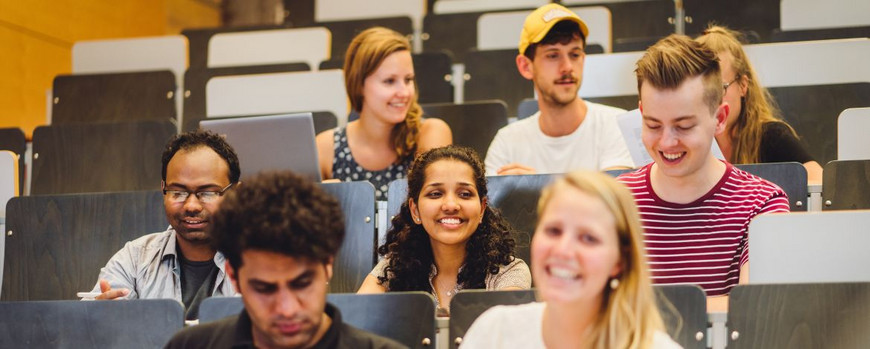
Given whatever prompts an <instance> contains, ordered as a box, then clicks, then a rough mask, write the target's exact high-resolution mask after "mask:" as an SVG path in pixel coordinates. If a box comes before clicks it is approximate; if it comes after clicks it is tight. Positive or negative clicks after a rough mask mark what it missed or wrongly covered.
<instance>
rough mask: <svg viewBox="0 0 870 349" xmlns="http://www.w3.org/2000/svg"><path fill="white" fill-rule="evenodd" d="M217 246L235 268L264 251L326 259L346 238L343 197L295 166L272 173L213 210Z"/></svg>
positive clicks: (212, 233) (248, 183)
mask: <svg viewBox="0 0 870 349" xmlns="http://www.w3.org/2000/svg"><path fill="white" fill-rule="evenodd" d="M211 220H212V223H211V229H210V232H209V233H210V236H211V237H212V239H211V241H212V246H213V247H214V248H215V249H216V250H218V251H220V252H221V253H223V255H224V256H225V257H226V258H227V260H228V261H229V262H230V265H231V266H232V267H233V268H234V269H238V268H239V267H241V266H242V252H243V251H245V250H261V251H270V252H276V253H280V254H283V255H287V256H290V257H293V258H302V259H307V260H311V261H318V262H323V263H326V262H328V261H329V260H330V259H331V258H333V257H334V256H335V255H336V253H338V249H339V248H340V247H341V243H342V241H344V215H343V214H342V211H341V206H340V205H339V203H338V200H337V199H336V198H335V197H333V196H332V195H330V194H328V193H326V192H325V191H323V189H321V188H320V185H318V184H317V183H314V182H311V181H310V180H308V179H305V178H304V177H301V176H299V175H297V174H295V173H292V172H290V171H282V172H267V173H262V174H259V175H257V176H256V177H254V178H252V179H250V180H245V183H244V184H242V185H240V186H238V187H236V188H235V189H233V190H230V191H229V192H227V195H226V197H225V198H224V200H223V201H222V202H221V205H220V209H219V210H218V211H217V212H215V213H214V214H213V215H212V219H211Z"/></svg>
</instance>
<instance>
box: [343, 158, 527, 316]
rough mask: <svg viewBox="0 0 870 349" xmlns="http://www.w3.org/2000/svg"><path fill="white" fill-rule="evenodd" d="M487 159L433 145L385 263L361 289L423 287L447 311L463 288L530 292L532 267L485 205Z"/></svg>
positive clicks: (418, 167)
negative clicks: (522, 258) (484, 166)
mask: <svg viewBox="0 0 870 349" xmlns="http://www.w3.org/2000/svg"><path fill="white" fill-rule="evenodd" d="M486 194H487V189H486V177H485V172H484V168H483V164H482V163H481V161H480V159H479V158H478V157H477V154H476V153H474V151H473V150H471V149H470V148H467V147H461V146H446V147H442V148H436V149H432V150H430V151H427V152H425V153H423V154H421V155H420V156H419V157H417V159H416V160H414V163H413V165H412V167H411V170H410V171H409V172H408V199H407V201H406V202H405V203H403V204H402V208H401V210H400V212H399V214H398V215H397V216H396V217H394V218H393V221H392V227H391V228H390V230H389V232H387V241H386V243H385V244H384V245H383V246H380V247H379V248H378V253H379V254H380V255H381V256H383V257H384V258H383V260H381V262H380V263H378V265H377V266H375V268H374V270H372V272H371V273H370V274H369V276H368V277H367V278H366V280H365V282H363V285H362V287H360V289H359V293H378V292H387V291H425V292H430V293H432V294H433V295H434V296H435V298H436V300H437V301H438V305H439V308H440V309H443V310H444V311H445V312H446V310H447V308H448V306H449V304H450V299H452V298H453V295H455V294H456V292H458V291H459V290H462V289H487V290H504V289H528V288H529V287H531V274H530V273H529V267H528V266H527V265H526V263H525V262H523V260H521V259H519V258H515V257H513V250H514V246H515V244H516V243H515V242H514V239H513V238H512V237H511V235H510V231H511V227H510V225H509V224H508V222H507V221H506V220H505V219H504V217H503V216H502V215H501V214H500V213H499V212H498V210H496V209H494V208H492V207H490V206H489V205H487V200H486Z"/></svg>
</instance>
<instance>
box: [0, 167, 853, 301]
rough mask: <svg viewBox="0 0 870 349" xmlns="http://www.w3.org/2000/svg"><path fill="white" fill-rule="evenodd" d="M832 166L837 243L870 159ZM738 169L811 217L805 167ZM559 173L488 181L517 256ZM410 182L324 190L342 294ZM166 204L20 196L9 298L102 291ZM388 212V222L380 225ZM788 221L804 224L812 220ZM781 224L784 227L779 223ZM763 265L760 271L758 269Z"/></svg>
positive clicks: (142, 199) (366, 267) (11, 227)
mask: <svg viewBox="0 0 870 349" xmlns="http://www.w3.org/2000/svg"><path fill="white" fill-rule="evenodd" d="M832 164H833V165H835V166H829V167H827V168H826V170H827V171H826V173H825V176H833V177H842V178H844V179H845V180H846V181H847V187H846V188H845V189H841V188H839V187H836V186H834V189H833V190H834V192H835V193H836V195H837V196H828V195H827V194H826V195H825V196H823V200H825V201H826V203H825V206H824V209H825V210H826V211H828V210H843V209H846V210H849V211H845V212H846V213H842V212H843V211H840V212H831V213H827V212H826V214H825V215H818V214H815V215H812V214H811V215H807V216H806V217H809V218H803V219H820V220H826V219H834V218H836V219H839V220H840V222H850V223H849V224H846V226H844V227H839V226H840V224H839V223H838V224H833V223H824V224H827V225H828V226H829V227H828V229H830V230H835V231H833V232H830V233H827V234H825V235H824V236H827V237H834V236H837V234H838V233H837V232H844V233H845V232H853V230H854V229H860V227H863V226H866V223H868V222H863V224H862V221H860V220H862V219H863V220H866V219H867V218H866V216H867V212H865V211H861V210H857V209H868V208H870V201H868V200H867V197H868V195H867V193H868V192H870V187H868V184H867V183H868V182H870V181H868V180H867V179H868V175H870V161H866V160H865V161H844V162H842V163H838V162H834V163H832ZM829 165H831V164H829ZM154 167H155V168H156V167H157V166H156V165H155V166H154ZM738 167H740V168H742V169H744V170H747V171H749V172H752V173H755V174H757V175H760V176H762V177H765V178H769V179H770V180H772V181H774V182H775V183H779V184H780V185H781V186H782V187H783V188H784V189H785V190H786V192H787V193H788V194H789V195H790V204H791V208H792V210H793V211H795V212H802V211H807V207H808V205H807V204H806V200H807V188H806V185H805V183H806V172H805V170H804V169H803V167H802V166H801V165H800V164H797V163H781V164H756V165H739V166H738ZM847 173H850V174H854V175H852V176H850V175H848V174H847ZM613 174H614V175H615V174H616V173H613ZM556 176H557V175H554V174H549V175H526V176H492V177H489V178H488V181H489V198H488V199H489V203H490V205H492V206H493V207H495V208H498V209H500V210H501V211H502V212H503V214H504V215H505V217H506V218H507V219H508V221H509V222H511V224H512V225H513V226H514V228H515V229H516V230H515V231H514V234H515V235H514V238H515V239H516V241H517V253H516V255H517V256H518V257H519V258H522V259H523V260H526V261H529V260H530V258H529V245H530V243H531V238H532V234H533V232H534V222H535V216H536V213H535V208H536V203H537V200H538V197H539V195H540V191H541V189H542V188H543V187H544V186H545V185H547V184H548V183H549V182H551V181H552V180H553V178H555V177H556ZM826 179H828V178H826ZM839 179H840V178H838V180H839ZM158 182H159V181H158ZM855 182H861V183H855ZM406 186H407V184H406V182H405V181H404V180H397V181H394V182H393V183H391V184H390V189H389V192H388V196H389V200H388V202H387V206H386V210H385V212H376V207H377V205H376V202H375V199H374V189H373V188H372V186H371V184H369V183H367V182H344V183H324V184H323V188H324V189H325V190H327V191H328V192H329V193H331V194H333V195H335V196H336V197H338V198H339V200H340V202H341V205H342V209H343V211H344V212H345V216H346V223H345V224H346V229H347V231H348V235H347V236H348V237H347V240H346V241H345V243H344V245H343V248H342V253H341V254H340V255H339V258H338V263H337V267H336V273H337V275H336V280H337V281H336V282H333V283H331V284H330V287H331V290H332V291H333V292H349V291H353V290H356V289H357V288H358V287H359V285H360V284H361V282H362V280H363V279H364V278H365V275H366V274H367V273H368V272H369V271H370V270H371V268H372V267H373V266H374V261H375V247H376V244H377V242H378V241H383V238H382V237H380V238H379V237H378V233H376V227H375V222H377V221H381V222H387V221H389V219H386V217H391V216H392V215H394V214H396V213H397V212H398V208H399V206H400V205H401V203H402V202H404V199H405V197H406V192H407V187H406ZM826 192H827V190H826ZM855 193H863V194H855ZM162 205H163V200H162V195H161V193H160V192H159V191H157V190H149V191H129V192H111V193H87V194H65V195H34V196H21V197H14V198H12V199H11V200H9V201H8V203H7V204H6V221H5V223H6V234H5V235H4V238H5V245H6V249H5V258H4V260H5V264H4V265H3V270H4V273H3V279H4V280H5V281H4V282H3V283H2V294H0V296H2V299H3V300H52V299H70V298H71V297H73V295H74V294H75V292H77V291H82V290H88V289H90V288H92V286H93V284H94V282H95V278H96V276H97V273H98V270H99V268H100V267H101V266H103V265H104V264H105V262H106V261H107V260H108V259H109V258H110V257H111V256H112V254H114V252H116V251H117V250H118V249H120V248H121V247H122V246H123V244H124V243H125V242H127V241H130V240H133V239H135V238H137V237H139V236H142V235H144V234H146V233H149V232H155V231H162V230H163V229H165V228H166V226H167V221H166V217H165V213H164V211H163V209H162ZM834 213H838V214H834ZM379 215H383V216H384V217H383V218H381V219H378V218H379ZM798 215H799V214H798ZM852 215H854V218H853V216H852ZM796 217H798V216H796ZM801 217H802V216H801ZM788 219H789V220H794V221H795V222H797V221H798V219H802V218H788ZM855 220H858V221H855ZM823 222H826V221H823ZM774 226H783V225H782V224H779V223H778V225H774ZM803 226H805V227H809V226H810V225H808V224H806V225H798V226H796V227H794V228H793V229H789V230H795V231H799V230H801V229H804V228H802V227H803ZM833 227H838V228H836V229H834V228H833ZM386 229H387V227H386V226H384V227H379V232H380V233H383V232H384V231H385V230H386ZM759 229H762V228H759ZM808 231H812V230H808ZM859 235H860V234H859ZM807 238H809V236H807ZM774 241H776V240H774ZM810 241H811V240H810ZM795 246H797V245H795ZM812 246H818V245H812ZM853 246H863V244H855V245H853ZM841 250H842V249H837V250H836V251H841ZM752 251H753V252H754V253H762V252H760V251H762V249H759V248H758V247H757V246H754V248H753V250H752ZM784 251H785V250H784ZM768 253H769V252H764V254H768ZM852 255H853V254H851V253H850V254H844V255H843V257H844V258H846V257H847V256H848V258H854V257H852ZM859 255H860V254H859ZM80 256H89V257H90V258H80ZM800 256H803V255H800ZM753 265H754V266H755V267H759V264H757V263H753ZM46 276H48V277H46ZM868 281H870V280H868Z"/></svg>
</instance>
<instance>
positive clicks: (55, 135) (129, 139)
mask: <svg viewBox="0 0 870 349" xmlns="http://www.w3.org/2000/svg"><path fill="white" fill-rule="evenodd" d="M175 133H176V129H175V125H173V124H172V123H171V122H169V121H168V120H167V121H132V122H117V123H87V124H85V123H77V124H69V125H56V126H39V127H37V128H36V129H35V130H34V131H33V176H32V181H31V186H30V193H31V194H33V195H42V194H67V193H89V192H90V193H93V192H108V191H134V190H149V189H160V180H161V174H160V156H161V154H162V153H163V149H164V147H165V146H166V142H167V141H169V139H170V138H171V137H172V136H173V135H175Z"/></svg>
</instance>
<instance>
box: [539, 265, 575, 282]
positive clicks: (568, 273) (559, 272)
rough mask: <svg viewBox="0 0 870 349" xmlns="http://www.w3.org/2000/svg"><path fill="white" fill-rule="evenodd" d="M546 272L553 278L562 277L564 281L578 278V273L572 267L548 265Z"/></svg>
mask: <svg viewBox="0 0 870 349" xmlns="http://www.w3.org/2000/svg"><path fill="white" fill-rule="evenodd" d="M547 272H548V273H549V274H550V275H551V276H553V277H555V278H558V279H563V280H566V281H574V280H579V279H580V274H578V273H577V272H576V271H574V270H573V269H566V268H561V267H556V266H548V267H547Z"/></svg>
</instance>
